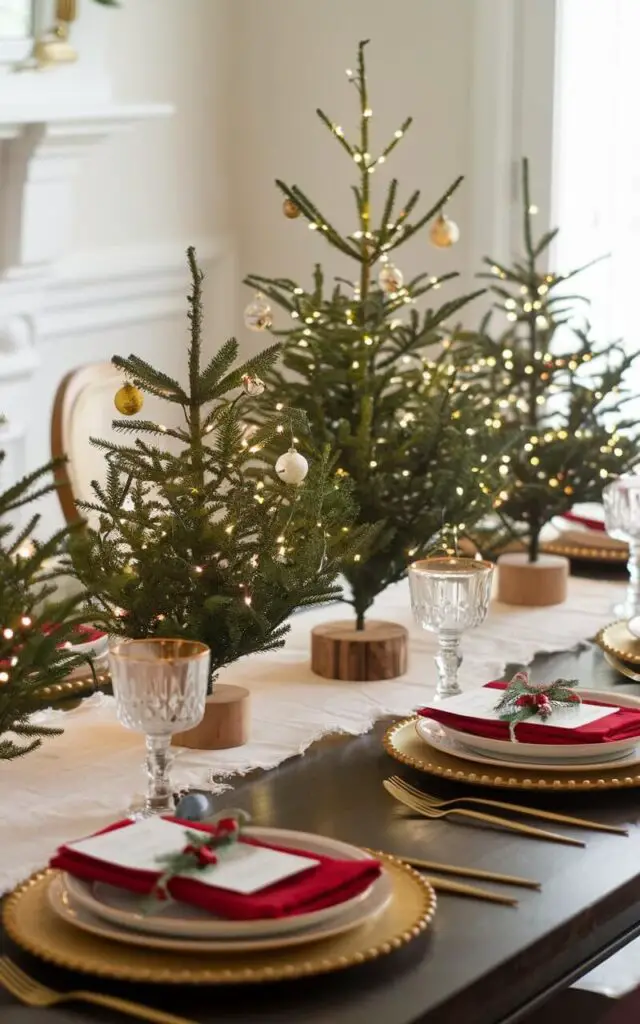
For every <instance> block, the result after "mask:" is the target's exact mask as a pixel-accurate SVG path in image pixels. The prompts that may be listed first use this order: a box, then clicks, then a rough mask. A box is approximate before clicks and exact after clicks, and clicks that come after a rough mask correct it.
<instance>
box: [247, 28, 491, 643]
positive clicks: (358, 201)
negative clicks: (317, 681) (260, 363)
mask: <svg viewBox="0 0 640 1024" xmlns="http://www.w3.org/2000/svg"><path fill="white" fill-rule="evenodd" d="M365 46H366V43H365V42H363V43H360V46H359V49H358V62H357V70H356V71H355V72H353V71H347V77H348V79H349V81H350V83H351V84H352V86H353V87H354V89H355V92H356V94H357V98H358V107H359V136H358V138H357V141H353V142H352V141H350V140H349V139H348V137H347V134H346V132H345V131H344V130H343V128H342V127H341V126H340V125H338V124H336V123H335V122H334V121H332V120H331V119H330V118H329V117H327V115H326V114H325V113H323V111H321V110H318V112H317V113H318V116H319V118H320V120H321V121H322V122H323V123H324V124H325V125H326V126H327V128H328V129H329V131H330V132H331V135H332V136H333V138H334V139H335V140H336V141H337V142H338V144H339V145H340V146H341V147H342V149H343V150H344V151H345V153H346V155H347V157H348V158H349V162H350V165H351V168H352V169H353V170H354V171H355V174H356V180H357V183H356V184H355V185H354V186H352V191H353V194H354V198H355V207H356V216H357V228H356V229H355V230H351V231H348V232H347V233H346V234H341V233H340V232H339V231H338V229H337V228H336V227H335V226H334V224H333V223H332V220H331V218H330V217H328V216H327V214H326V213H325V212H324V211H323V210H320V208H319V207H318V206H317V205H316V204H315V203H314V202H313V201H312V200H311V199H310V198H309V196H307V195H306V193H305V192H303V191H302V189H300V188H299V187H298V186H297V185H293V186H289V185H286V184H285V183H284V182H282V181H277V185H278V188H279V189H280V190H281V192H282V193H283V195H284V197H285V198H284V205H283V212H284V214H285V216H286V217H288V218H290V219H291V220H292V221H293V220H295V219H296V218H297V217H298V216H299V215H302V216H303V217H304V218H305V219H306V220H307V221H308V226H309V228H310V229H312V230H314V231H316V232H317V233H318V235H320V236H322V237H323V238H324V239H325V240H326V241H327V242H328V243H329V245H331V246H332V247H333V248H334V249H336V250H338V252H340V253H341V254H342V255H343V256H345V257H346V258H348V259H349V260H350V261H352V262H353V263H354V264H355V266H356V268H357V271H356V277H357V279H356V280H350V279H346V280H345V279H343V278H338V279H337V281H336V284H335V286H331V287H330V288H328V289H327V288H326V287H325V282H324V278H323V273H322V270H321V268H320V266H316V269H315V274H314V278H313V284H312V286H311V288H309V289H308V290H305V289H304V288H303V287H301V286H300V285H299V284H298V283H297V282H296V281H294V280H291V279H289V278H268V277H261V276H258V275H255V274H253V275H251V276H249V277H248V278H247V279H246V282H245V283H247V284H248V285H250V286H252V287H254V288H256V289H258V292H259V294H258V295H256V297H255V299H254V301H253V302H252V303H251V304H250V305H249V306H248V307H247V310H246V311H245V317H246V323H247V326H249V327H252V328H253V329H258V330H264V329H268V328H270V327H271V326H272V311H271V306H270V305H269V302H268V300H272V301H273V302H274V303H276V304H277V305H278V306H279V307H281V309H283V310H284V311H285V312H286V313H287V314H289V316H290V317H291V318H292V320H293V321H294V324H293V326H292V327H290V328H288V329H285V330H274V332H273V333H274V334H275V335H277V336H278V337H281V338H283V339H284V347H283V360H282V368H281V367H280V366H278V367H276V368H274V369H273V370H272V372H271V373H270V375H269V378H268V379H269V383H270V384H271V385H272V387H271V392H270V394H271V397H272V400H283V401H288V402H289V403H290V404H291V405H293V406H296V407H300V408H303V409H304V410H305V412H306V413H307V415H308V417H309V422H310V425H311V436H313V437H314V438H316V439H319V440H322V441H324V442H326V443H328V444H330V445H331V447H332V448H333V449H335V450H337V451H338V452H339V468H338V473H339V474H340V475H341V476H343V477H345V478H348V479H350V480H351V481H352V482H353V486H354V496H355V500H356V503H357V506H358V509H359V517H358V522H359V523H360V524H372V523H383V524H384V525H383V529H381V530H380V532H379V533H378V535H377V537H376V539H375V542H374V543H372V544H370V545H369V546H368V548H367V550H366V552H364V553H362V554H360V553H356V554H355V555H354V556H353V557H352V558H351V559H350V560H346V561H345V562H344V565H343V572H344V575H345V576H346V578H347V580H348V582H349V585H350V588H351V597H350V603H351V604H352V605H353V608H354V612H355V616H356V625H357V628H358V629H363V628H364V621H365V614H366V612H367V609H368V608H370V606H371V604H372V603H373V601H374V598H375V597H376V595H377V594H379V593H380V592H381V591H382V590H384V589H385V587H387V586H389V584H391V583H393V582H395V581H397V580H399V579H401V578H402V577H403V575H404V574H405V572H406V568H407V565H408V563H409V562H411V561H412V560H413V559H416V558H420V557H423V556H424V555H426V554H429V553H432V552H434V551H436V550H438V551H440V553H442V550H443V548H445V549H450V548H451V547H452V543H453V538H454V535H455V532H456V531H458V532H459V533H460V534H462V533H464V532H465V530H469V529H470V528H471V527H472V526H473V524H474V522H476V521H477V520H479V519H480V518H481V517H482V516H483V515H484V513H485V512H486V511H487V509H489V508H490V506H491V493H492V490H493V481H492V480H491V479H490V477H488V475H487V474H488V470H489V463H490V460H489V459H488V456H487V453H488V452H491V451H492V450H493V449H494V448H495V440H494V436H493V435H494V434H495V433H496V431H497V430H498V429H499V426H500V423H499V419H498V418H497V417H496V416H495V415H494V413H493V411H492V409H491V399H490V398H488V397H487V396H486V395H485V394H480V393H476V392H474V390H473V388H471V387H470V385H469V383H467V382H465V383H462V384H460V383H459V382H458V381H457V380H456V372H455V367H454V366H453V364H452V362H451V360H450V358H449V356H448V354H447V351H446V346H447V338H448V330H447V321H450V320H451V318H452V317H454V316H455V315H456V313H458V311H459V310H460V309H461V308H462V307H463V306H465V305H466V303H467V302H469V300H470V299H472V298H474V297H475V296H476V295H478V294H480V292H474V293H473V294H471V295H464V296H462V297H460V298H455V299H452V300H451V301H449V302H446V303H445V304H444V305H442V306H440V307H439V308H428V309H427V310H426V311H425V312H424V313H422V315H420V314H419V313H418V311H417V310H416V309H415V308H413V307H414V303H415V302H416V300H418V299H420V298H421V297H422V296H429V298H430V297H431V293H432V292H435V291H437V290H438V289H439V288H440V287H441V286H442V284H444V283H445V282H446V281H448V280H450V279H451V278H454V277H456V276H457V275H456V274H444V275H442V276H439V277H438V276H434V275H430V274H428V273H424V274H420V275H419V276H418V277H416V278H414V279H413V280H412V281H409V282H407V283H405V282H404V280H403V275H402V273H401V271H400V270H399V269H398V268H397V267H396V266H394V265H393V264H392V263H391V261H390V256H391V255H392V254H395V252H396V251H397V250H398V249H399V248H400V247H401V246H402V245H404V244H405V243H406V242H407V241H408V240H409V239H410V238H413V237H414V236H415V235H417V234H418V232H420V231H423V230H424V229H427V225H429V223H430V222H433V223H432V224H431V228H430V237H431V241H432V242H433V244H434V245H436V246H439V247H446V246H450V245H452V244H453V243H454V242H455V241H456V239H457V237H458V228H457V226H456V225H455V224H454V222H453V221H451V220H450V219H449V218H448V217H447V216H446V215H445V214H444V208H445V205H446V203H447V202H448V201H449V199H450V198H451V196H452V195H453V193H454V192H455V190H456V189H457V187H458V185H459V184H460V182H461V180H462V179H461V178H458V179H457V180H456V181H455V182H454V183H453V185H451V187H450V188H448V189H447V190H446V192H445V193H444V194H443V195H441V196H440V198H439V199H438V200H437V201H436V202H435V203H434V204H433V206H432V207H431V208H430V209H429V210H427V211H426V212H425V213H423V214H422V215H417V214H416V213H415V211H416V210H417V206H418V202H419V199H420V192H419V191H415V192H413V193H412V194H411V195H410V196H409V197H408V198H407V199H406V201H404V202H402V203H400V202H398V191H399V186H398V182H397V180H395V179H393V180H391V182H390V184H389V186H388V188H387V189H386V195H385V197H384V199H383V200H382V202H381V204H380V208H379V211H378V215H377V216H376V217H375V218H374V207H373V202H372V200H373V196H372V192H373V188H372V186H373V182H374V177H373V176H374V173H375V172H376V171H377V170H378V169H379V168H380V167H381V166H382V165H383V164H384V163H385V162H386V161H387V159H388V158H389V157H390V155H391V153H392V152H393V150H394V149H395V148H396V146H397V145H398V143H399V142H400V140H401V139H402V137H403V136H404V134H405V133H406V131H407V130H408V128H409V126H410V125H411V122H412V119H411V118H407V120H406V121H404V123H403V124H402V125H401V126H400V127H399V128H398V129H397V130H396V131H395V133H394V135H393V137H392V138H391V141H390V142H389V143H388V144H387V145H386V146H385V147H383V149H382V150H381V152H380V153H379V155H378V156H375V155H372V152H371V150H372V149H373V146H372V140H371V116H372V111H371V108H370V106H369V93H368V86H367V77H366V73H365V59H364V53H365ZM376 265H378V266H377V267H376ZM406 313H408V316H407V317H403V314H406ZM443 342H444V351H443V349H442V343H443ZM438 353H440V354H438ZM480 453H483V454H482V457H481V454H480Z"/></svg>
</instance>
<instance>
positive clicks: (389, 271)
mask: <svg viewBox="0 0 640 1024" xmlns="http://www.w3.org/2000/svg"><path fill="white" fill-rule="evenodd" d="M403 281H404V276H403V274H402V271H401V270H398V268H397V267H394V265H393V263H385V264H384V266H383V267H381V269H380V273H379V274H378V284H379V285H380V288H381V289H382V291H383V292H386V293H387V295H392V294H393V293H394V292H399V291H400V289H401V288H402V283H403Z"/></svg>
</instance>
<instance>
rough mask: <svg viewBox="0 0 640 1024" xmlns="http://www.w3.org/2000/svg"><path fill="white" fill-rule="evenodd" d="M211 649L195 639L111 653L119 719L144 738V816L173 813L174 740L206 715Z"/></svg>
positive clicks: (143, 643) (135, 643)
mask: <svg viewBox="0 0 640 1024" xmlns="http://www.w3.org/2000/svg"><path fill="white" fill-rule="evenodd" d="M209 655H210V652H209V648H208V647H207V646H206V644H201V643H198V642H197V641H194V640H171V639H164V638H157V639H156V638H154V639H151V640H127V641H124V642H123V643H119V644H116V646H115V647H113V648H112V649H111V650H110V651H109V669H110V671H111V681H112V683H113V694H114V697H115V700H116V713H117V716H118V719H119V720H120V721H121V722H122V724H123V725H124V726H126V727H127V729H134V730H136V731H138V732H143V733H144V734H145V742H146V747H147V758H146V768H147V776H148V786H147V795H146V799H145V804H144V808H143V809H142V811H140V812H138V814H139V816H140V817H144V818H147V817H151V816H152V815H154V814H170V813H171V812H172V811H173V809H174V802H173V793H172V788H171V781H170V778H169V770H170V767H171V763H172V761H173V755H172V753H171V749H170V748H171V737H172V735H173V733H176V732H184V731H185V730H186V729H191V728H192V727H193V726H194V725H197V724H198V722H200V721H201V720H202V718H203V716H204V707H205V698H206V695H207V683H208V681H209Z"/></svg>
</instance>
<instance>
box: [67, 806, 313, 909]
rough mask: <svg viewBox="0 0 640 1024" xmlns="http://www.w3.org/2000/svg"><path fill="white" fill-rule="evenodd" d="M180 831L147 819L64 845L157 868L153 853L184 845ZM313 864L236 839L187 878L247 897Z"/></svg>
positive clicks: (182, 829) (133, 865) (115, 861)
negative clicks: (212, 863)
mask: <svg viewBox="0 0 640 1024" xmlns="http://www.w3.org/2000/svg"><path fill="white" fill-rule="evenodd" d="M194 831H196V830H195V829H194ZM185 832H186V829H185V826H184V825H176V824H175V822H173V821H165V820H164V818H147V819H145V820H144V821H137V822H135V823H134V824H133V825H126V826H124V827H123V828H119V829H116V830H115V831H114V832H105V833H103V834H102V835H99V836H91V837H90V838H89V839H80V840H78V842H75V843H68V844H67V845H68V848H69V849H70V850H74V851H76V852H77V853H83V854H86V855H87V856H88V857H95V858H96V860H102V861H105V863H107V864H113V865H115V866H117V867H121V868H134V869H135V868H137V869H139V870H140V869H141V870H144V871H159V870H161V868H160V865H159V864H158V862H157V859H156V858H158V857H163V856H165V855H166V854H170V853H178V852H180V850H183V849H184V847H185V846H186V845H187V838H186V835H185ZM317 863H318V861H317V860H315V859H314V858H313V857H300V856H298V855H297V854H293V853H281V852H280V851H279V850H270V849H267V848H265V847H261V846H250V845H249V844H247V843H242V842H238V843H234V844H233V845H232V846H229V847H227V848H226V849H225V850H224V851H221V852H220V859H219V861H218V863H217V864H216V865H215V866H214V867H211V868H210V869H208V870H199V871H196V872H194V873H192V874H191V875H190V877H193V876H194V875H195V876H196V877H197V879H198V881H199V882H202V883H203V884H204V885H211V886H214V887H215V888H217V889H227V890H228V891H229V892H237V893H241V894H243V895H246V896H248V895H250V894H251V893H254V892H259V891H260V890H261V889H266V888H267V886H269V885H273V884H274V883H275V882H281V881H282V880H283V879H285V878H291V877H292V876H293V875H297V874H300V873H301V872H302V871H307V870H308V869H309V868H312V867H314V866H315V865H316V864H317Z"/></svg>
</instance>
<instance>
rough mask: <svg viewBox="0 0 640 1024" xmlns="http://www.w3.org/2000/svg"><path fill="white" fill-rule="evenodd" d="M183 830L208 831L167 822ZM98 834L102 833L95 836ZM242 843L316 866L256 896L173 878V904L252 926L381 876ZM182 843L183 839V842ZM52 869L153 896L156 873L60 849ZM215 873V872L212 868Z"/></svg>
mask: <svg viewBox="0 0 640 1024" xmlns="http://www.w3.org/2000/svg"><path fill="white" fill-rule="evenodd" d="M167 820H169V821H175V822H176V823H177V824H178V825H184V827H185V829H189V830H190V831H192V830H200V831H203V832H210V831H211V828H209V827H208V826H207V825H202V824H195V823H194V822H191V821H180V820H179V819H178V818H168V819H167ZM131 824H132V822H131V821H129V820H127V821H118V822H116V823H115V824H114V825H109V826H108V828H105V829H102V830H101V831H102V832H111V831H112V830H113V829H117V828H126V827H127V826H128V825H131ZM97 834H100V833H97ZM241 841H242V842H247V843H251V844H252V845H254V846H268V847H269V848H270V849H272V850H280V851H282V852H284V853H297V854H299V855H300V856H302V857H305V856H306V857H313V859H314V860H317V861H319V863H318V864H317V865H314V866H313V867H310V868H309V869H308V870H307V871H303V872H301V873H300V874H298V875H294V876H293V877H292V878H285V879H283V880H282V881H280V882H276V883H275V884H273V885H270V886H268V887H267V888H265V889H261V890H260V891H259V892H255V893H251V894H250V895H244V894H242V893H236V892H229V891H227V890H226V889H217V888H215V887H214V886H211V885H204V884H203V883H202V882H200V881H198V879H197V878H174V879H172V880H171V881H170V882H169V885H168V889H169V892H170V893H171V895H172V896H173V897H174V899H177V900H182V901H183V902H184V903H192V904H193V905H194V906H196V907H201V908H202V909H204V910H208V911H209V913H211V914H215V915H216V917H225V918H229V919H230V920H238V921H250V920H254V919H255V920H257V919H259V918H265V917H289V916H293V915H294V914H306V913H310V912H311V911H313V910H322V909H323V908H324V907H331V906H333V905H334V904H336V903H343V902H344V901H345V900H348V899H350V898H351V897H353V896H357V895H358V894H359V893H361V892H364V890H365V889H366V888H368V886H369V885H371V883H372V882H374V881H375V879H376V878H378V876H379V875H380V872H381V870H382V869H381V867H380V864H379V863H378V861H377V860H369V859H367V860H337V859H334V858H333V857H326V856H323V855H321V854H318V853H310V851H309V850H297V849H292V848H290V847H285V846H274V845H273V844H271V843H261V842H259V841H258V840H257V839H245V840H241ZM185 843H186V839H185ZM49 866H50V867H52V868H59V869H60V870H61V871H68V872H69V874H70V875H75V876H76V878H82V879H84V880H85V881H88V882H107V883H108V884H109V885H115V886H117V887H119V888H121V889H128V890H129V891H131V892H137V893H140V894H141V895H147V894H148V893H150V892H151V890H152V888H153V886H154V884H155V882H156V881H157V879H158V877H159V875H160V872H158V871H146V870H141V869H137V868H136V869H133V868H123V867H119V866H116V865H115V864H109V863H108V862H107V861H103V860H98V859H96V858H95V857H90V856H87V854H84V853H79V852H78V851H76V850H74V849H73V848H72V847H70V846H61V847H60V848H59V849H58V850H57V852H56V854H55V855H54V857H53V858H52V859H51V862H50V865H49ZM212 870H213V871H215V868H213V869H212Z"/></svg>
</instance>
